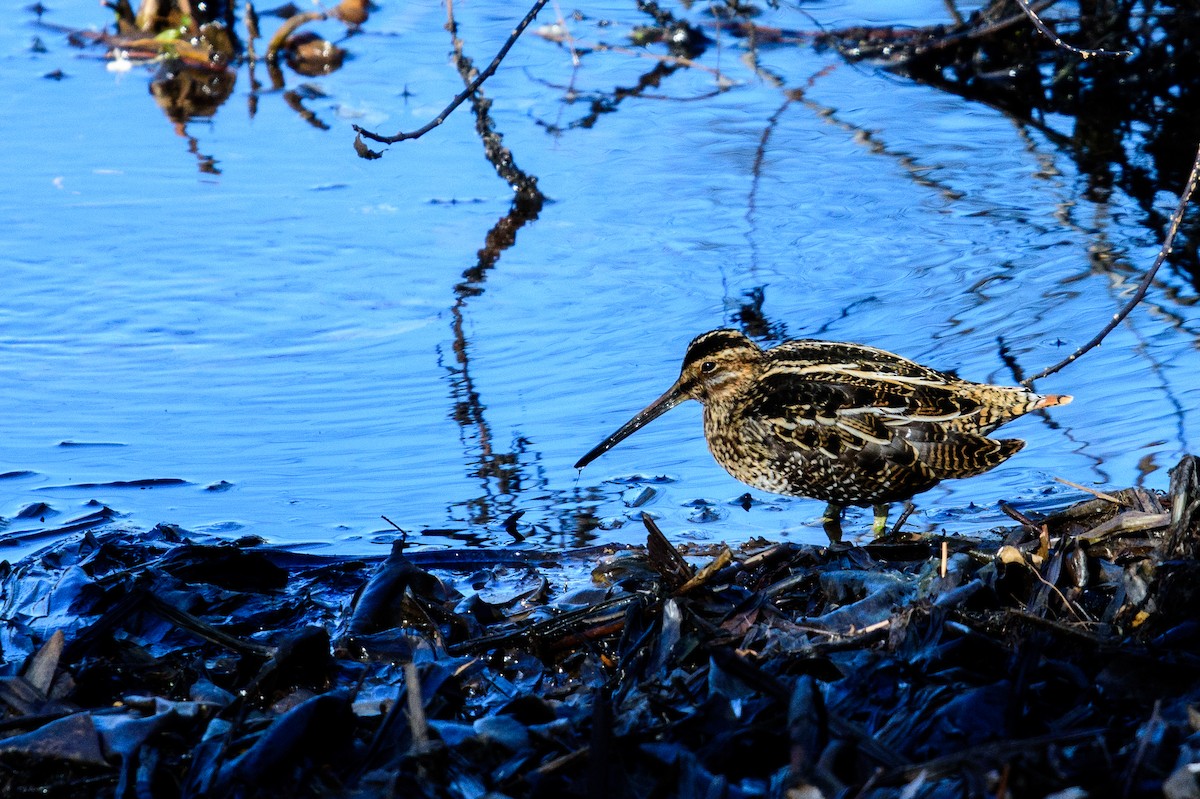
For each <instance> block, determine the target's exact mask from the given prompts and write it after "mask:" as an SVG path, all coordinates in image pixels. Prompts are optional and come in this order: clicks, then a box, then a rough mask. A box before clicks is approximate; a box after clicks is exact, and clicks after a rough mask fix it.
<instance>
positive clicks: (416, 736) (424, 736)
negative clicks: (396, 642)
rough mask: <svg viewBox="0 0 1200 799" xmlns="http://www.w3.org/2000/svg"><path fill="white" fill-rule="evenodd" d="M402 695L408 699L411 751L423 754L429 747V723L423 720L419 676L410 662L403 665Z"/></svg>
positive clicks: (414, 664) (415, 667)
mask: <svg viewBox="0 0 1200 799" xmlns="http://www.w3.org/2000/svg"><path fill="white" fill-rule="evenodd" d="M404 693H405V696H406V697H407V699H408V726H409V729H410V730H411V731H412V737H413V749H415V750H416V751H418V752H424V751H425V750H426V749H427V748H428V747H429V722H428V721H426V719H425V701H424V699H423V697H422V696H421V675H420V674H419V673H418V672H417V664H416V663H413V662H412V661H411V660H410V661H408V662H407V663H405V664H404Z"/></svg>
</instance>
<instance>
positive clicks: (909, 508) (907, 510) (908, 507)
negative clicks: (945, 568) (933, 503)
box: [888, 502, 944, 576]
mask: <svg viewBox="0 0 1200 799" xmlns="http://www.w3.org/2000/svg"><path fill="white" fill-rule="evenodd" d="M916 509H917V506H916V505H914V504H913V503H911V502H905V503H904V510H903V511H901V512H900V517H899V518H898V519H896V523H895V524H893V525H892V532H890V533H889V534H888V535H897V534H899V532H900V528H901V527H903V526H904V523H905V522H906V521H908V517H909V516H912V514H913V511H915V510H916ZM943 576H944V575H943Z"/></svg>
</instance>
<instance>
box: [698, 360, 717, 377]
mask: <svg viewBox="0 0 1200 799" xmlns="http://www.w3.org/2000/svg"><path fill="white" fill-rule="evenodd" d="M716 368H717V362H716V361H705V362H704V363H702V364H700V371H701V372H704V373H705V374H708V373H709V372H711V371H713V370H714V369H716Z"/></svg>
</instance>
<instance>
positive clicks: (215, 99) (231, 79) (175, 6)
mask: <svg viewBox="0 0 1200 799" xmlns="http://www.w3.org/2000/svg"><path fill="white" fill-rule="evenodd" d="M113 10H114V11H115V12H116V32H115V33H107V32H104V33H99V34H97V33H93V32H91V31H77V32H74V33H73V35H72V36H71V37H70V41H71V42H72V43H73V44H75V45H76V46H78V47H86V46H88V45H90V44H101V45H103V46H105V47H107V48H109V58H110V59H112V60H113V61H114V62H118V63H124V64H129V63H141V62H146V63H151V62H158V63H160V64H161V66H160V67H159V70H158V73H157V74H156V75H155V77H154V78H153V80H152V81H151V83H150V93H151V94H152V95H153V96H154V99H155V102H157V103H158V105H159V107H160V108H162V110H163V112H164V113H166V115H167V118H168V119H169V120H170V121H171V123H172V125H173V126H174V128H175V132H176V133H177V134H178V135H179V136H181V137H183V138H185V139H187V141H188V152H190V153H192V154H193V155H195V156H196V159H197V162H198V164H199V168H200V171H201V172H204V173H209V174H220V170H219V169H217V166H216V164H217V159H216V158H215V157H213V156H211V155H204V154H201V153H200V145H199V143H198V141H197V140H196V138H195V137H194V136H192V135H191V134H190V133H189V132H188V124H189V123H190V122H191V121H193V120H197V119H205V120H206V119H211V118H212V117H213V116H215V115H216V113H217V110H218V109H219V108H220V107H221V106H222V105H224V103H225V101H226V100H228V99H229V97H230V96H231V95H232V94H233V90H234V86H235V85H236V83H237V71H238V69H239V68H240V67H241V66H242V65H243V64H245V65H246V66H247V68H248V70H249V72H250V86H251V92H250V99H249V103H250V106H249V113H250V116H251V117H253V116H254V115H255V114H256V113H257V110H258V89H259V83H258V81H257V80H256V79H255V77H254V66H255V64H256V63H257V61H258V60H259V59H258V55H257V53H256V52H255V50H254V40H255V39H256V38H258V37H259V32H258V15H257V14H256V13H255V11H254V7H253V5H252V4H249V3H248V4H247V6H246V14H245V26H246V35H245V37H244V40H245V44H244V45H243V39H242V37H239V36H238V33H237V27H236V20H235V18H234V13H233V8H232V6H231V5H230V4H229V3H222V2H214V3H199V4H193V3H191V2H189V1H188V0H143V2H142V3H141V5H140V6H139V7H138V9H137V11H136V12H135V11H134V9H133V8H132V6H131V5H130V4H129V0H120V1H119V2H118V3H116V4H115V5H114V6H113ZM368 10H369V7H368V4H367V3H366V2H364V0H344V2H342V3H341V4H340V5H339V6H337V7H336V8H335V9H334V10H333V11H332V12H330V13H329V14H325V13H322V12H312V11H310V12H305V13H297V12H296V11H295V10H294V9H292V10H290V11H288V10H287V9H286V8H281V9H280V11H281V12H284V11H287V13H289V14H290V16H289V18H287V19H286V20H285V21H284V22H283V23H282V24H281V25H280V26H279V28H278V29H277V30H276V32H275V33H274V35H273V36H272V37H271V39H270V42H269V44H268V47H267V52H266V55H265V57H264V58H263V60H264V61H265V63H266V65H267V72H268V74H269V76H270V79H271V87H272V88H273V89H276V90H279V89H283V88H284V86H285V80H284V74H283V70H282V69H281V68H280V62H281V61H282V62H284V63H286V64H287V66H288V67H289V68H291V69H292V71H294V72H295V73H297V74H299V75H304V76H309V77H314V76H321V75H328V74H330V73H331V72H334V71H336V70H338V69H340V68H341V66H342V62H343V61H344V60H345V58H346V51H345V50H344V49H342V48H341V47H339V46H338V45H336V44H334V43H333V42H330V41H327V40H326V39H323V38H321V37H320V36H318V35H317V34H314V33H312V32H310V31H303V32H299V31H298V29H299V28H300V27H301V26H302V25H305V24H307V23H310V22H319V21H323V20H325V19H328V18H334V19H339V20H341V21H342V22H344V23H345V24H346V25H347V26H348V27H349V28H350V29H352V30H357V29H358V26H359V25H361V24H362V23H363V22H365V21H366V19H367V15H368ZM38 16H39V19H40V17H41V11H40V10H39V11H38ZM283 99H284V102H285V103H287V105H288V106H289V107H290V108H292V109H293V110H295V111H296V113H297V114H298V115H299V116H300V118H301V119H303V120H304V121H305V122H308V123H309V124H310V125H313V126H314V127H316V128H318V129H321V130H328V129H329V126H328V125H326V124H325V123H324V122H322V121H321V120H320V119H318V118H317V116H316V115H315V114H314V113H313V112H312V111H309V110H308V109H307V108H305V107H304V105H303V100H304V99H310V98H306V97H304V96H302V95H301V94H300V93H298V92H295V91H291V92H286V93H284V94H283Z"/></svg>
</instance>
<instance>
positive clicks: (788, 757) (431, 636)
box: [0, 457, 1200, 799]
mask: <svg viewBox="0 0 1200 799" xmlns="http://www.w3.org/2000/svg"><path fill="white" fill-rule="evenodd" d="M1114 499H1115V500H1116V502H1114V501H1113V500H1114ZM646 524H647V528H648V529H649V530H650V537H649V541H648V546H647V547H646V548H644V549H640V548H639V549H634V550H628V549H627V550H617V549H605V548H602V547H599V548H593V549H589V550H584V551H575V552H568V553H550V552H533V551H529V550H510V551H504V552H499V553H490V552H483V553H481V552H464V551H457V552H428V551H426V552H415V553H405V552H403V551H402V549H401V548H400V547H399V546H397V547H396V549H394V551H393V552H392V554H391V555H390V556H389V557H387V558H386V559H376V560H374V561H371V560H363V559H358V560H355V559H348V558H338V557H331V556H320V555H305V554H297V553H292V552H288V551H285V550H279V549H273V548H270V547H267V546H265V545H263V544H262V542H260V541H258V540H255V539H244V540H241V541H238V542H233V543H228V542H224V543H202V542H201V541H200V539H196V538H194V537H191V536H189V535H188V534H186V533H185V532H183V531H181V530H179V529H178V528H174V527H171V526H167V525H160V526H159V527H157V528H155V529H154V530H153V531H151V532H150V533H141V534H137V533H130V532H126V531H99V532H98V531H95V530H92V531H84V532H81V533H79V534H78V535H77V537H75V538H72V539H71V540H69V541H67V542H64V543H62V544H60V545H56V546H54V547H52V548H50V549H48V550H44V551H42V552H40V553H38V554H35V555H33V556H31V557H29V558H26V559H25V560H23V561H21V562H19V563H17V564H16V565H12V566H10V565H9V564H7V563H5V564H2V565H0V577H3V581H2V582H0V601H2V603H3V622H4V623H3V629H2V632H0V647H2V650H0V651H2V658H0V663H2V665H0V796H4V797H22V796H34V795H36V796H72V797H76V796H84V797H86V796H98V797H196V798H199V797H222V798H224V797H259V796H262V797H266V796H287V797H309V796H330V797H367V796H413V797H468V798H470V799H476V798H477V797H503V796H510V797H527V796H528V797H561V796H579V797H616V796H637V797H686V798H687V799H692V798H693V797H696V798H699V797H704V798H705V799H717V798H718V797H729V798H730V799H733V798H734V797H760V796H761V797H794V798H799V797H817V796H838V797H884V796H895V797H943V796H945V797H961V796H997V797H1005V796H1013V797H1020V796H1038V797H1041V796H1048V795H1054V796H1057V797H1078V796H1163V795H1166V796H1168V797H1173V798H1174V797H1196V796H1200V789H1198V787H1197V781H1196V778H1195V774H1196V772H1197V770H1198V769H1200V765H1198V764H1200V735H1197V732H1196V730H1197V729H1200V707H1198V706H1197V704H1196V703H1197V702H1198V701H1200V620H1198V619H1197V612H1196V609H1197V606H1198V605H1197V598H1198V597H1197V593H1198V592H1200V562H1198V560H1197V550H1198V549H1200V485H1198V478H1197V461H1196V460H1195V459H1193V458H1191V457H1188V458H1185V459H1184V460H1183V461H1182V462H1181V463H1180V464H1179V465H1178V466H1177V467H1176V468H1175V469H1174V470H1173V471H1172V480H1171V489H1170V492H1169V493H1168V494H1166V495H1156V494H1154V493H1151V492H1148V491H1145V490H1142V489H1127V490H1124V491H1119V492H1116V493H1115V494H1114V495H1113V496H1112V497H1098V498H1096V499H1094V500H1089V501H1087V502H1083V503H1081V504H1079V505H1075V506H1073V507H1071V508H1068V509H1066V510H1065V511H1062V512H1059V513H1056V514H1054V515H1052V516H1050V517H1048V518H1045V519H1039V520H1030V521H1029V522H1028V523H1026V524H1023V525H1022V526H1021V527H1019V528H1016V529H1013V530H1011V531H1008V532H1007V533H1006V534H1004V535H1003V536H1002V537H1001V536H995V537H991V538H988V539H986V540H974V539H966V538H960V537H947V538H936V537H918V536H898V537H892V538H887V539H881V540H878V541H875V542H873V543H871V544H867V545H865V546H849V545H845V546H843V545H838V546H836V547H834V546H829V547H821V546H806V545H796V544H790V543H769V542H766V541H753V542H750V543H748V544H746V545H743V546H741V547H739V548H738V549H737V550H736V551H732V550H730V549H728V548H726V547H724V546H716V547H708V548H702V549H697V548H691V549H689V550H687V551H681V550H680V549H678V548H676V547H674V546H672V545H671V544H670V543H669V542H668V541H667V539H666V537H665V536H664V535H663V534H662V532H661V531H659V530H658V529H657V527H656V526H655V525H654V523H653V522H652V521H651V520H650V519H649V518H647V519H646ZM943 547H944V549H943ZM943 551H944V553H945V554H944V555H943ZM588 568H593V572H592V575H593V582H592V584H591V585H589V586H586V587H584V588H576V589H574V590H566V589H565V588H564V587H563V583H564V581H565V578H564V575H568V574H579V573H582V572H584V571H586V569H588Z"/></svg>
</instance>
